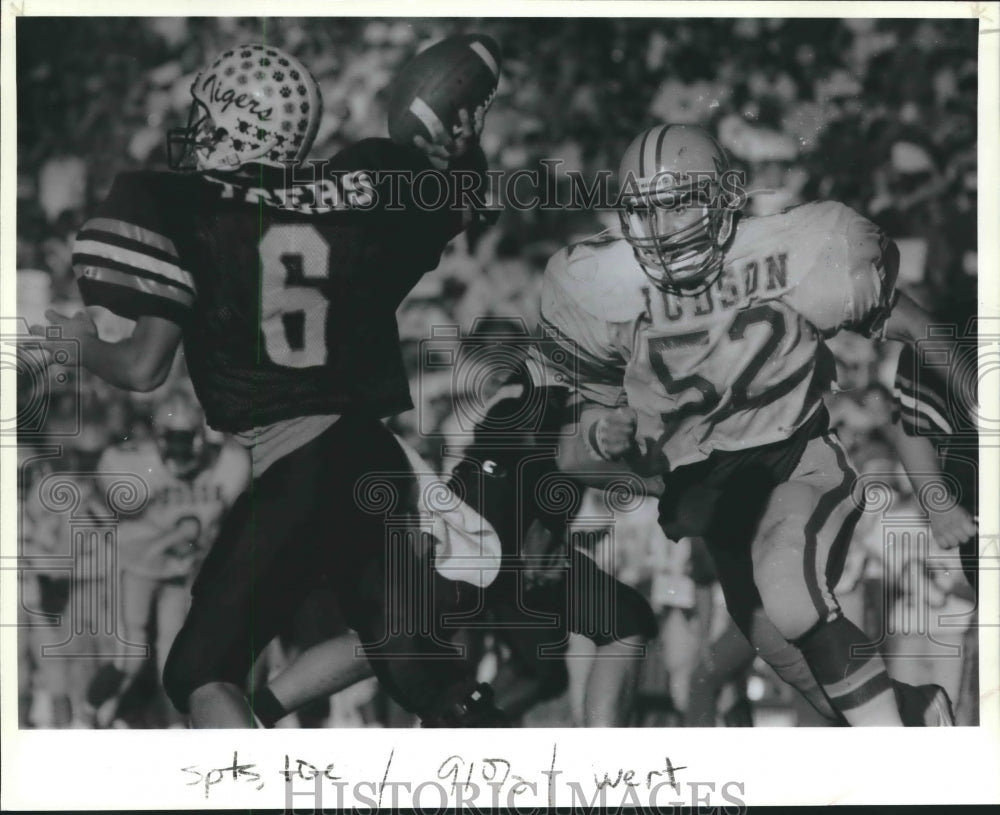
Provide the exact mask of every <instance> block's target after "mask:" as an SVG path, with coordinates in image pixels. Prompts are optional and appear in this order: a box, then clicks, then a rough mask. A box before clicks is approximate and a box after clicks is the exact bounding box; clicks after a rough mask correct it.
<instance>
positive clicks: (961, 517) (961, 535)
mask: <svg viewBox="0 0 1000 815" xmlns="http://www.w3.org/2000/svg"><path fill="white" fill-rule="evenodd" d="M928 514H929V515H930V519H931V533H932V534H933V535H934V540H936V541H937V542H938V544H939V545H940V546H941V548H942V549H954V548H956V547H958V546H960V545H962V544H963V543H965V542H966V541H968V540H971V539H972V538H974V537H975V536H976V535H977V534H978V533H979V527H978V526H977V524H976V521H975V519H974V518H973V517H972V515H970V514H969V513H968V512H967V511H966V510H965V509H964V508H963V507H961V506H958V505H957V504H956V505H955V506H953V507H952V508H951V509H946V510H944V511H943V512H935V511H931V512H929V513H928Z"/></svg>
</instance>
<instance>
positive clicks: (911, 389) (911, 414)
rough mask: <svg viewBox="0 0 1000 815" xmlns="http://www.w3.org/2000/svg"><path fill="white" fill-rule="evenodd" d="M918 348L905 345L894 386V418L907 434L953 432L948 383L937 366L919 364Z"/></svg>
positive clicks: (921, 434) (925, 434) (949, 434)
mask: <svg viewBox="0 0 1000 815" xmlns="http://www.w3.org/2000/svg"><path fill="white" fill-rule="evenodd" d="M919 364H920V363H919V360H918V352H917V348H915V347H914V346H912V345H910V344H906V345H905V346H904V347H903V350H902V352H901V353H900V355H899V363H898V365H897V367H896V380H895V382H894V383H893V388H892V400H893V408H894V410H893V413H894V416H893V418H894V419H898V421H899V423H900V425H901V426H902V428H903V431H904V432H905V433H906V435H908V436H933V435H939V434H943V435H948V436H951V435H954V434H955V432H956V429H955V427H954V426H953V424H952V421H951V411H950V410H949V401H948V383H947V382H946V381H945V377H944V376H941V373H942V371H941V370H940V369H938V368H937V367H935V366H926V365H925V366H923V367H921V368H918V366H919Z"/></svg>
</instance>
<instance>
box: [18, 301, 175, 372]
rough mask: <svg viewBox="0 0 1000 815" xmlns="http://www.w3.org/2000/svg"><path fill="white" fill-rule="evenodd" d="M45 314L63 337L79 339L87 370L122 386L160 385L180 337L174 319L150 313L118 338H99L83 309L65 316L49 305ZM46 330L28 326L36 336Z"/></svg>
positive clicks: (167, 370)
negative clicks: (116, 339) (70, 315)
mask: <svg viewBox="0 0 1000 815" xmlns="http://www.w3.org/2000/svg"><path fill="white" fill-rule="evenodd" d="M45 318H46V319H47V320H48V321H49V325H52V326H57V327H59V328H60V329H62V336H63V337H64V338H66V339H74V340H77V341H78V342H79V343H80V359H81V361H82V362H83V365H84V367H85V368H86V369H87V370H88V371H90V372H91V373H93V374H96V375H97V376H99V377H101V379H103V380H105V381H106V382H109V383H110V384H112V385H114V386H115V387H118V388H124V389H125V390H131V391H141V392H148V391H151V390H155V389H156V388H158V387H159V386H160V385H162V384H163V383H164V382H165V381H166V379H167V374H169V373H170V366H171V363H172V362H173V359H174V353H175V352H176V351H177V346H178V345H180V341H181V327H180V326H179V325H178V324H177V323H175V322H172V321H171V320H166V319H164V318H163V317H155V316H152V315H144V316H142V317H140V318H139V319H138V320H137V321H136V324H135V329H134V330H133V332H132V335H131V336H129V337H126V338H125V339H122V340H119V341H118V342H106V341H105V340H102V339H101V338H100V337H99V336H98V334H97V326H96V325H95V324H94V320H93V319H92V318H91V316H90V315H89V314H87V312H85V311H79V312H77V313H76V314H74V315H73V316H72V317H67V316H65V315H63V314H59V313H58V312H56V311H53V310H52V309H49V310H48V311H46V312H45ZM45 331H46V327H45V326H41V325H35V326H32V327H31V333H32V334H34V335H36V336H45Z"/></svg>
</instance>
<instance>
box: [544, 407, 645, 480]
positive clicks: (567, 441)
mask: <svg viewBox="0 0 1000 815" xmlns="http://www.w3.org/2000/svg"><path fill="white" fill-rule="evenodd" d="M614 412H615V411H614V410H612V409H611V408H604V407H588V408H586V409H585V410H584V411H582V412H581V415H580V419H579V421H578V422H576V423H574V424H571V425H566V426H564V427H563V436H562V440H561V442H560V444H559V453H558V458H557V464H558V466H559V469H560V471H562V472H563V473H565V474H566V475H571V476H573V477H574V478H576V479H577V480H578V481H580V482H581V483H583V484H585V485H586V486H588V487H594V488H596V489H604V488H605V487H607V486H608V485H609V484H611V483H612V482H613V481H616V480H618V481H620V480H621V477H622V475H623V474H629V475H634V476H638V477H639V478H640V479H642V480H643V482H644V483H646V482H648V481H650V480H651V479H654V478H655V477H656V476H658V475H661V473H660V472H659V471H656V470H655V468H652V467H650V466H649V462H648V460H647V458H646V457H643V456H642V455H641V454H640V453H639V452H638V449H637V450H636V451H635V452H634V453H630V454H627V455H625V456H623V457H621V458H619V459H615V460H609V459H607V458H605V457H604V456H603V455H602V453H601V451H600V450H599V449H598V444H597V443H596V438H595V437H596V433H595V429H596V425H597V423H598V422H599V421H600V420H601V419H602V418H604V417H605V416H611V415H612V414H613V413H614Z"/></svg>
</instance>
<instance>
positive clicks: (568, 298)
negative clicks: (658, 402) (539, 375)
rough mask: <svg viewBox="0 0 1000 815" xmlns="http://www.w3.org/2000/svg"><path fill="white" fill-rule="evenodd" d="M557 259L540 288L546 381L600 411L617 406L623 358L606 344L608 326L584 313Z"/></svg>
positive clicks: (540, 348) (541, 352)
mask: <svg viewBox="0 0 1000 815" xmlns="http://www.w3.org/2000/svg"><path fill="white" fill-rule="evenodd" d="M562 254H563V253H560V254H559V255H556V256H555V257H554V258H553V259H552V260H551V261H550V262H549V267H548V268H547V269H546V272H545V278H544V282H543V284H542V304H541V316H540V320H539V324H540V328H541V336H540V339H539V343H538V353H537V356H538V357H539V360H540V364H541V365H542V366H543V367H544V369H545V375H546V383H547V384H553V385H561V386H562V387H565V388H569V389H570V390H571V391H573V392H574V393H575V394H577V395H579V396H581V397H583V398H584V399H586V400H588V401H591V402H596V403H597V404H599V405H604V406H605V407H617V406H618V405H619V404H621V403H622V399H623V394H624V390H625V385H624V380H625V364H626V363H625V359H624V358H623V356H622V355H621V353H620V352H619V351H618V350H617V349H616V348H615V346H614V343H613V342H612V340H611V332H610V327H609V325H608V323H606V322H605V321H603V320H601V319H599V318H598V317H596V316H594V315H592V314H590V313H589V312H587V311H586V310H585V309H583V308H582V307H581V306H580V304H579V303H578V302H577V300H576V298H574V296H573V293H572V291H571V289H570V287H568V286H567V281H566V280H565V279H563V278H564V275H562V274H561V273H560V271H561V269H562V267H563V266H564V264H563V263H562V260H561V256H562Z"/></svg>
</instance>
